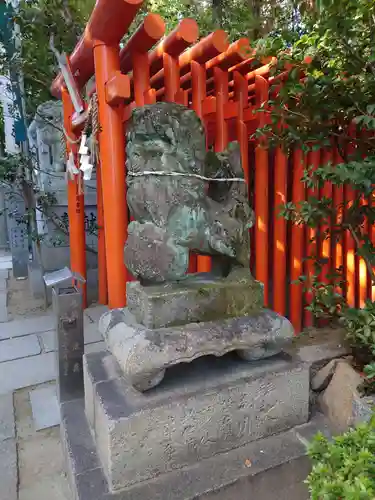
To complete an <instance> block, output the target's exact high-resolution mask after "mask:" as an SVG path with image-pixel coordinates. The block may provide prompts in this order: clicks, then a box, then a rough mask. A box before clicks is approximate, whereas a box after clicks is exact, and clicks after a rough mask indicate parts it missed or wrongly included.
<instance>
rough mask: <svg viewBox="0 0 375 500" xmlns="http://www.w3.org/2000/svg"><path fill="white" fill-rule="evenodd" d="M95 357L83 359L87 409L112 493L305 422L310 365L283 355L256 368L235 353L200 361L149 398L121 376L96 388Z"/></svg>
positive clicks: (175, 374) (169, 379)
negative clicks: (239, 358) (241, 359)
mask: <svg viewBox="0 0 375 500" xmlns="http://www.w3.org/2000/svg"><path fill="white" fill-rule="evenodd" d="M92 356H93V355H86V356H85V359H86V361H85V392H86V394H87V395H88V394H90V397H89V399H90V401H89V406H90V408H91V409H89V410H88V408H86V412H87V413H88V414H90V415H91V416H90V417H89V419H90V420H91V421H92V420H94V424H93V427H94V434H95V436H96V445H97V449H98V453H99V455H100V458H101V462H102V464H103V466H104V469H105V472H106V476H107V477H108V478H109V481H110V485H111V488H112V489H113V490H119V489H121V488H123V487H126V486H129V485H131V484H136V483H138V482H141V481H144V480H147V479H150V478H153V477H156V476H158V475H159V474H163V473H166V472H169V471H171V470H174V469H179V468H182V467H185V466H188V465H192V464H194V463H195V462H199V461H200V460H203V459H205V458H208V457H211V456H213V455H216V454H218V453H223V452H225V451H228V450H230V449H233V448H236V447H238V446H242V445H244V444H246V443H249V442H251V441H254V440H258V439H261V438H262V437H265V436H269V435H271V434H274V433H278V432H283V431H284V430H286V429H289V428H291V427H293V426H294V425H298V424H302V423H304V422H306V421H307V419H308V413H309V403H308V399H309V370H308V367H306V366H304V365H303V364H302V365H301V364H299V363H297V364H296V363H293V362H291V361H290V360H289V359H288V358H285V357H282V356H281V357H275V358H273V359H270V360H268V361H266V362H265V361H263V362H257V363H244V362H238V360H236V359H235V357H234V356H229V357H226V358H221V359H218V358H214V357H210V358H207V359H206V358H205V359H199V360H196V362H195V363H190V364H188V365H179V366H178V367H175V368H174V369H173V373H167V377H166V379H165V380H164V382H163V385H162V386H160V387H158V388H156V389H153V390H152V391H150V392H146V393H144V394H143V393H139V392H138V391H136V390H134V389H133V388H132V387H131V386H130V385H128V384H127V383H126V379H123V378H112V379H111V380H106V381H103V382H97V383H95V381H96V380H97V378H98V376H95V374H94V373H93V369H91V368H92V366H93V365H92V363H93V361H92V360H93V358H92ZM94 356H96V357H95V363H94V366H95V369H96V370H97V371H101V372H102V375H101V376H102V377H103V376H105V374H104V375H103V371H105V370H103V365H104V364H108V359H109V358H108V356H109V355H108V354H106V355H104V354H103V361H102V362H100V355H99V354H97V355H94ZM86 372H87V373H86ZM99 378H100V377H99ZM86 398H87V396H86ZM92 400H94V411H93V412H92ZM155 422H157V425H155Z"/></svg>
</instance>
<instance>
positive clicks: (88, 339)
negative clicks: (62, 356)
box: [39, 323, 106, 352]
mask: <svg viewBox="0 0 375 500" xmlns="http://www.w3.org/2000/svg"><path fill="white" fill-rule="evenodd" d="M84 335H85V345H93V347H92V349H85V352H97V351H98V350H100V351H102V350H104V351H105V350H106V347H105V345H104V341H103V337H102V335H101V333H100V332H99V330H98V327H97V325H96V324H94V323H90V324H86V325H84ZM39 338H40V341H41V344H42V347H43V351H44V352H55V351H57V337H56V332H55V331H49V332H43V333H40V334H39ZM96 344H100V347H99V346H98V345H96Z"/></svg>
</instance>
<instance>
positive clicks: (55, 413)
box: [29, 385, 60, 431]
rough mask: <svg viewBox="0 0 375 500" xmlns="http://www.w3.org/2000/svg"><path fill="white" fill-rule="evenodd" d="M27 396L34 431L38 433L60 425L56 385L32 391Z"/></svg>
mask: <svg viewBox="0 0 375 500" xmlns="http://www.w3.org/2000/svg"><path fill="white" fill-rule="evenodd" d="M29 396H30V402H31V410H32V412H33V418H34V427H35V430H37V431H40V430H41V429H48V428H49V427H55V426H56V425H59V424H60V407H59V403H58V400H57V390H56V385H50V386H48V387H40V388H37V389H33V390H32V391H30V392H29Z"/></svg>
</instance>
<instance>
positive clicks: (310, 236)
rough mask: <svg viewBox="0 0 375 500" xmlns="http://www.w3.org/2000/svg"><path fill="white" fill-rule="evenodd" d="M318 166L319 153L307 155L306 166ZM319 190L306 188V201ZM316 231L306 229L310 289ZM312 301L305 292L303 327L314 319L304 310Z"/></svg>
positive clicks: (315, 249) (309, 294) (310, 296)
mask: <svg viewBox="0 0 375 500" xmlns="http://www.w3.org/2000/svg"><path fill="white" fill-rule="evenodd" d="M319 165H320V151H311V152H310V153H309V155H308V166H309V167H312V170H313V171H314V170H316V169H317V168H318V167H319ZM318 196H319V190H318V188H317V187H315V186H314V187H312V188H308V190H307V199H309V198H318ZM317 237H318V234H317V229H316V228H315V227H307V228H306V258H307V259H306V276H307V283H306V285H307V287H308V288H309V287H311V285H312V280H313V277H314V274H315V259H316V258H317V257H318V242H317ZM312 299H313V294H312V292H311V291H309V290H307V291H306V292H305V297H304V303H305V308H304V312H303V324H304V326H305V327H309V326H312V325H313V322H314V318H313V315H312V313H311V312H310V311H308V310H306V306H307V305H309V304H311V301H312Z"/></svg>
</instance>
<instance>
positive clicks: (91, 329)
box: [84, 323, 103, 344]
mask: <svg viewBox="0 0 375 500" xmlns="http://www.w3.org/2000/svg"><path fill="white" fill-rule="evenodd" d="M84 336H85V344H93V343H94V342H100V341H102V340H103V337H102V334H101V333H100V332H99V329H98V324H97V323H91V324H90V325H85V327H84Z"/></svg>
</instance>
